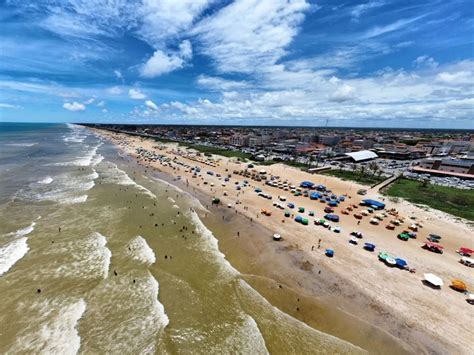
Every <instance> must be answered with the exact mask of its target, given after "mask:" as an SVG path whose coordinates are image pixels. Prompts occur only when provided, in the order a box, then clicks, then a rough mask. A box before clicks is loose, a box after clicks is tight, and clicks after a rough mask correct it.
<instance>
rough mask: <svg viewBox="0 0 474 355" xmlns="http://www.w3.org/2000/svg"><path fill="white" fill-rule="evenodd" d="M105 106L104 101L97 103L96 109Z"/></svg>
mask: <svg viewBox="0 0 474 355" xmlns="http://www.w3.org/2000/svg"><path fill="white" fill-rule="evenodd" d="M104 106H105V101H99V102H98V103H97V107H104Z"/></svg>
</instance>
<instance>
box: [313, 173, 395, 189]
mask: <svg viewBox="0 0 474 355" xmlns="http://www.w3.org/2000/svg"><path fill="white" fill-rule="evenodd" d="M321 174H325V175H330V176H335V177H338V178H340V179H342V180H350V181H355V182H357V183H359V184H362V185H369V186H372V185H374V184H378V183H379V182H382V181H384V180H385V179H386V178H385V177H383V176H377V175H372V174H370V173H364V174H361V173H360V171H348V170H339V169H333V170H328V171H324V172H322V173H321Z"/></svg>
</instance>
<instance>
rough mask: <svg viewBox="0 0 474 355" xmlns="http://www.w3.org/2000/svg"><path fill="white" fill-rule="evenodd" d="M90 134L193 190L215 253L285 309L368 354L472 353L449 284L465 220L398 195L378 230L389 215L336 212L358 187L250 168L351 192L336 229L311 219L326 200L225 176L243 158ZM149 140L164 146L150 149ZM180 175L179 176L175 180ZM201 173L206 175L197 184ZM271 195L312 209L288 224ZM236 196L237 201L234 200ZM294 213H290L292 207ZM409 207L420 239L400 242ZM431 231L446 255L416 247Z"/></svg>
mask: <svg viewBox="0 0 474 355" xmlns="http://www.w3.org/2000/svg"><path fill="white" fill-rule="evenodd" d="M94 132H96V133H97V134H98V135H100V136H102V137H105V138H107V139H109V140H111V141H112V142H113V143H115V144H116V145H117V146H118V147H119V148H120V149H122V150H123V152H125V153H126V154H129V155H130V156H134V157H136V158H137V159H138V161H139V162H140V164H142V165H143V166H145V167H146V168H147V169H149V170H150V172H152V173H154V174H156V176H157V177H160V178H162V179H163V180H167V181H169V182H170V183H172V184H173V185H177V186H179V187H180V188H181V189H183V190H184V191H188V192H190V193H191V194H193V195H194V196H197V197H198V198H199V199H200V201H201V202H202V204H203V205H205V206H206V207H207V209H208V212H201V213H200V214H201V218H202V219H203V221H204V222H205V223H206V225H208V227H209V228H211V229H213V228H217V229H218V230H220V231H221V233H218V234H217V237H218V238H219V243H220V244H219V246H220V249H221V251H222V252H223V253H224V254H226V255H227V258H228V259H229V261H230V262H231V263H232V265H234V266H235V267H236V268H237V269H238V270H239V271H240V272H241V273H242V274H244V278H245V280H246V281H247V282H248V283H249V284H250V285H251V286H252V287H254V288H255V289H256V290H257V291H258V292H260V293H261V294H262V295H263V296H265V297H266V298H267V300H269V302H271V303H272V304H273V305H274V306H276V307H278V308H279V309H281V310H282V311H284V312H286V313H288V314H290V315H292V316H294V317H295V318H297V319H300V320H302V321H304V322H305V323H307V324H308V325H310V326H312V327H314V328H316V329H319V330H321V331H323V332H327V333H329V334H332V335H334V336H336V337H340V338H342V339H344V340H347V341H350V342H352V343H354V344H355V345H358V346H361V347H363V348H365V349H368V350H369V351H371V352H380V349H381V348H380V346H381V344H383V352H385V353H394V354H395V353H401V352H409V353H440V354H441V353H460V354H461V353H470V346H471V343H472V331H471V330H470V324H471V322H472V313H471V312H472V308H471V307H472V306H471V305H469V304H468V303H467V302H466V296H465V295H464V294H462V293H459V292H456V291H454V290H452V289H450V288H449V287H448V285H449V284H450V281H451V280H452V279H455V278H457V279H462V280H464V281H465V282H467V284H468V285H469V286H472V285H474V282H473V281H474V280H473V277H472V269H469V268H467V267H466V266H464V265H461V264H460V263H459V262H458V261H459V259H460V257H459V255H457V254H456V252H455V250H456V249H458V248H459V247H461V246H463V247H470V248H473V249H474V245H473V244H474V240H473V238H472V235H473V231H472V229H471V227H469V226H468V225H466V224H465V223H462V222H460V221H458V220H455V219H454V218H449V217H448V216H446V215H443V214H440V213H439V212H437V211H436V212H433V211H430V210H423V209H420V208H419V207H417V206H414V205H412V204H410V203H408V202H406V201H400V202H397V203H395V202H391V201H388V199H385V203H386V204H387V207H388V208H392V207H393V208H396V209H397V210H398V211H399V212H400V215H401V216H402V217H405V222H404V223H403V224H402V226H399V227H396V229H395V230H394V231H390V230H387V229H386V228H385V225H386V224H387V223H388V220H389V219H390V218H385V220H384V221H383V222H381V223H380V225H378V226H375V225H371V224H370V223H369V220H370V216H367V217H364V218H363V220H362V221H361V223H360V225H358V224H357V220H356V219H355V218H354V217H353V216H352V213H351V215H341V214H340V213H339V212H340V210H341V209H342V208H343V207H345V206H347V205H348V204H358V203H359V201H360V200H361V199H362V197H361V196H358V195H357V194H356V192H357V190H358V189H360V188H366V187H365V186H361V185H358V184H356V183H353V182H348V181H342V180H339V179H337V178H333V177H329V176H321V175H310V174H308V173H305V172H303V171H300V170H298V169H295V168H291V167H288V166H285V165H282V164H276V165H272V166H268V167H259V166H256V167H255V168H256V169H257V171H258V170H259V169H265V170H266V171H267V174H273V175H278V176H280V177H281V180H286V179H287V180H288V181H290V182H292V183H293V184H294V185H296V186H298V185H299V182H301V181H305V180H309V181H312V182H314V183H317V184H323V185H326V186H327V187H329V188H330V189H331V190H332V191H333V192H334V193H335V194H337V195H342V194H347V195H348V196H350V199H346V202H344V203H342V205H341V207H338V208H336V213H337V214H339V215H340V217H341V221H340V222H339V223H337V224H333V226H336V225H338V226H340V227H341V228H342V232H341V233H339V234H337V233H334V232H332V231H329V230H328V229H325V228H323V227H321V226H315V225H313V224H312V221H313V219H314V218H322V217H323V216H324V214H325V213H324V212H323V209H324V207H325V206H326V205H325V204H322V203H319V202H317V201H311V200H310V199H309V198H306V197H303V196H299V197H293V196H292V195H291V194H290V192H289V191H282V190H280V189H278V188H276V187H270V186H267V185H265V184H264V181H262V182H257V181H254V180H251V179H246V178H244V177H242V176H239V175H235V174H232V172H233V171H234V170H241V169H244V167H245V166H246V164H244V163H240V162H238V161H235V160H233V159H228V158H225V157H220V156H219V157H218V156H214V157H213V159H214V160H215V161H217V162H218V166H215V167H210V166H208V165H206V164H204V163H202V162H197V161H195V160H190V159H188V158H186V157H184V156H181V155H179V154H176V150H177V149H180V150H181V151H182V152H186V151H190V150H185V149H183V148H178V147H177V145H176V144H167V145H162V144H157V142H155V141H153V140H151V139H143V138H141V137H135V136H130V135H125V134H121V133H112V132H108V131H102V130H94ZM156 146H160V147H161V148H163V149H158V148H153V147H156ZM138 147H142V148H144V149H147V150H149V151H153V152H156V153H157V154H162V155H164V156H167V157H169V158H171V159H176V161H175V162H174V163H170V164H165V165H164V164H161V163H160V162H159V161H156V162H151V161H145V160H144V159H143V158H142V157H140V156H138V155H137V154H136V148H138ZM200 159H202V160H204V159H205V158H204V157H201V158H200ZM177 161H180V162H182V163H185V164H189V165H191V166H200V167H201V176H199V177H197V178H192V177H191V173H190V172H185V170H186V169H185V168H184V167H183V166H180V165H178V164H176V162H177ZM208 170H212V171H213V172H214V173H215V174H217V173H219V174H221V175H222V177H224V176H227V174H232V177H231V179H230V181H229V182H228V183H226V186H222V183H223V180H219V178H218V177H217V176H216V175H214V176H210V175H207V174H206V172H207V171H208ZM177 176H181V179H180V180H176V177H177ZM222 179H223V178H222ZM243 180H249V183H250V185H251V186H250V187H249V188H246V189H243V190H241V191H237V190H236V189H235V187H234V182H235V181H239V182H242V181H243ZM204 181H207V182H208V183H207V184H204ZM211 182H212V183H213V184H214V186H211V185H210V184H211ZM256 187H260V188H262V189H263V191H265V192H267V193H270V194H271V195H272V196H273V199H272V200H268V199H264V198H261V197H258V196H257V194H256V193H255V192H254V189H255V188H256ZM224 191H226V192H227V196H224ZM278 195H285V196H286V197H287V199H288V200H287V201H290V202H293V203H294V204H295V205H296V206H297V207H300V206H302V207H305V209H306V212H307V211H308V210H312V211H314V212H315V216H316V217H314V218H312V217H311V218H310V225H308V226H303V225H301V224H298V223H296V222H294V221H293V218H284V217H283V211H282V210H280V209H277V208H275V207H273V206H272V201H274V200H276V199H277V196H278ZM212 196H218V197H220V199H221V202H222V203H221V205H220V206H217V207H216V206H212V205H211V198H212ZM364 198H378V199H379V198H380V196H379V195H377V194H376V193H375V192H373V191H370V190H369V194H368V195H366V196H364ZM237 200H238V201H240V202H241V203H239V204H236V201H237ZM227 204H231V208H227ZM262 208H266V209H268V210H270V211H272V212H273V213H272V216H270V217H268V216H264V215H262V214H261V213H260V211H261V209H262ZM361 209H362V208H361V207H359V208H358V209H356V210H354V212H360V211H361ZM292 213H294V214H295V215H296V214H297V212H296V211H294V210H292ZM305 215H306V216H307V213H305ZM412 215H415V216H416V217H417V221H419V222H422V224H423V228H421V229H420V230H419V232H418V236H417V239H410V240H409V241H407V242H403V241H401V240H399V239H397V238H396V236H397V234H398V233H400V232H401V231H402V230H403V229H406V227H407V226H408V225H409V224H411V223H413V221H412V220H411V219H410V218H409V217H410V216H412ZM355 230H357V231H360V232H362V233H363V234H364V239H362V240H361V241H360V242H359V245H357V246H355V245H351V244H349V243H348V240H349V233H350V232H351V231H355ZM273 233H279V234H281V235H282V237H283V241H281V242H274V241H272V238H271V237H272V234H273ZM429 233H435V234H439V235H441V236H442V237H443V239H442V241H441V244H442V245H443V246H444V247H445V253H444V254H442V255H440V254H435V253H432V252H429V251H427V250H424V249H422V248H421V246H422V244H423V241H424V240H426V237H427V236H428V234H429ZM319 239H322V241H321V248H320V249H318V248H317V245H318V241H319ZM363 242H371V243H374V244H376V245H377V249H376V251H386V252H388V253H390V254H392V255H396V256H397V257H400V258H403V259H405V260H408V263H409V265H410V267H412V268H416V273H409V272H407V271H404V270H400V269H397V268H390V267H387V266H386V265H385V264H384V263H382V262H380V261H378V259H377V252H375V253H370V252H367V251H365V250H364V249H363V248H362V247H361V244H363ZM325 248H332V249H334V250H335V257H334V258H327V257H326V256H324V250H325ZM312 249H314V250H312ZM428 272H431V273H434V274H436V275H438V276H440V277H441V278H442V279H443V280H444V283H445V285H444V287H443V288H442V289H441V290H437V289H432V288H430V287H428V286H426V285H424V284H423V283H422V279H423V274H424V273H428ZM377 350H379V351H377Z"/></svg>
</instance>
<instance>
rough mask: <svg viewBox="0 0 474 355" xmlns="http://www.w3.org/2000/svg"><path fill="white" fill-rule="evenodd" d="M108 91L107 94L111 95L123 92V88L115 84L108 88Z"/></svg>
mask: <svg viewBox="0 0 474 355" xmlns="http://www.w3.org/2000/svg"><path fill="white" fill-rule="evenodd" d="M106 92H107V94H110V95H120V94H121V93H122V92H123V90H122V89H121V88H120V87H118V86H113V87H111V88H108V89H107V90H106Z"/></svg>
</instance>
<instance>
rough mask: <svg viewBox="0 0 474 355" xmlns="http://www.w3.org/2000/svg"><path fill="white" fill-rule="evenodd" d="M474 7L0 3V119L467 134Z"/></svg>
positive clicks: (145, 0)
mask: <svg viewBox="0 0 474 355" xmlns="http://www.w3.org/2000/svg"><path fill="white" fill-rule="evenodd" d="M473 9H474V6H473V4H472V1H456V0H450V1H444V0H443V1H404V0H375V1H334V0H333V1H330V0H326V1H313V0H306V1H305V0H281V1H280V0H237V1H217V0H161V1H158V0H141V1H123V0H113V1H112V0H89V1H84V0H70V1H66V0H60V1H59V0H58V1H55V0H48V1H41V0H36V1H27V0H9V1H1V0H0V121H41V122H45V121H50V122H117V123H184V124H186V123H188V124H201V123H202V124H264V125H272V124H275V125H312V126H317V125H324V124H326V122H327V124H328V125H330V126H358V125H359V126H375V127H387V126H393V127H427V128H428V127H433V128H434V127H447V128H471V129H473V128H474V123H473V122H474V120H473V113H474V90H473V83H474V43H473V42H474V10H473Z"/></svg>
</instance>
